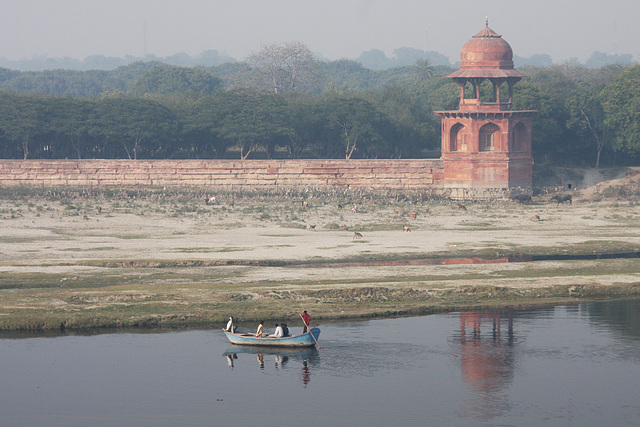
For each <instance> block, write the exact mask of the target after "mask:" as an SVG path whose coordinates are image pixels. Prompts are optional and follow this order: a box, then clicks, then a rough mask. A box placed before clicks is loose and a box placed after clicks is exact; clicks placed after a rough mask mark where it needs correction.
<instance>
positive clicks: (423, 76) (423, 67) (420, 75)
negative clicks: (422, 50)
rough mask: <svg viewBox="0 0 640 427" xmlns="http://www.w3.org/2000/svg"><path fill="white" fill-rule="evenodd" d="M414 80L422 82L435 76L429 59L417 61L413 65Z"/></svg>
mask: <svg viewBox="0 0 640 427" xmlns="http://www.w3.org/2000/svg"><path fill="white" fill-rule="evenodd" d="M414 70H415V76H416V80H418V81H419V82H424V81H427V80H429V79H431V78H432V77H433V76H434V75H435V71H434V69H433V64H431V59H429V58H424V59H418V60H417V61H416V63H415V65H414Z"/></svg>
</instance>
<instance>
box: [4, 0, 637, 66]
mask: <svg viewBox="0 0 640 427" xmlns="http://www.w3.org/2000/svg"><path fill="white" fill-rule="evenodd" d="M485 16H488V17H489V26H490V27H491V28H492V29H493V30H494V31H496V32H498V33H499V34H502V35H503V37H504V39H505V40H507V41H508V42H509V44H510V45H511V47H512V48H513V50H514V53H515V54H516V55H519V56H523V57H529V56H531V55H533V54H538V53H543V54H544V53H546V54H549V55H551V57H552V58H553V60H554V62H560V61H564V60H566V59H569V58H574V57H575V58H578V59H579V60H580V61H581V62H584V60H586V59H587V58H588V57H589V56H590V55H591V53H593V52H594V51H600V52H606V53H610V54H614V53H618V54H625V53H630V54H632V55H634V59H636V60H638V59H639V58H640V25H639V24H638V18H640V0H314V1H310V0H180V1H177V0H0V40H2V42H1V43H0V57H5V58H7V59H11V60H17V59H25V58H31V57H33V56H37V55H47V56H49V57H64V56H68V57H71V58H75V59H84V58H86V57H87V56H89V55H94V54H101V55H106V56H117V57H122V56H125V55H131V56H143V55H144V54H145V53H146V54H154V55H156V56H159V57H166V56H170V55H173V54H175V53H178V52H185V53H187V54H189V55H191V56H194V55H197V54H199V53H201V52H202V51H205V50H218V51H219V52H221V53H225V54H227V55H230V56H232V57H234V58H236V59H244V58H245V57H246V56H247V55H248V54H249V53H250V52H253V51H258V50H259V49H260V46H261V45H262V44H268V43H280V42H286V41H300V42H303V43H305V44H306V45H307V46H308V47H309V48H310V49H311V50H312V51H314V52H318V53H320V54H321V55H322V56H323V57H324V58H325V59H330V60H333V59H340V58H351V59H354V58H356V57H358V56H359V55H360V53H361V52H363V51H366V50H370V49H374V48H375V49H380V50H383V51H384V52H385V53H386V54H387V56H392V51H393V49H396V48H399V47H412V48H417V49H422V50H434V51H437V52H440V53H442V54H444V55H446V56H448V57H449V59H450V60H451V61H452V62H455V61H457V60H458V59H459V54H460V49H461V48H462V46H463V45H464V43H466V42H467V40H469V39H470V38H471V36H472V35H474V34H475V33H477V32H478V31H480V30H481V29H482V28H483V27H484V20H485Z"/></svg>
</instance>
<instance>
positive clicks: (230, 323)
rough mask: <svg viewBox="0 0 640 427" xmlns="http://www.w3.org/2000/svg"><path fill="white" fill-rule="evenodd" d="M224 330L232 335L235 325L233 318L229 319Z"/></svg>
mask: <svg viewBox="0 0 640 427" xmlns="http://www.w3.org/2000/svg"><path fill="white" fill-rule="evenodd" d="M224 330H225V331H227V332H231V333H234V332H235V331H236V325H234V324H233V316H231V317H229V321H228V322H227V327H226V328H225V329H224Z"/></svg>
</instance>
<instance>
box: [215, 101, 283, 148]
mask: <svg viewBox="0 0 640 427" xmlns="http://www.w3.org/2000/svg"><path fill="white" fill-rule="evenodd" d="M220 102H221V105H220V118H219V124H218V127H217V132H218V134H219V135H220V136H221V137H222V138H224V139H227V140H230V141H233V142H234V144H235V145H236V146H237V147H238V148H239V150H240V158H241V159H242V160H245V159H247V158H248V157H249V155H251V153H253V152H255V151H256V150H259V149H262V150H264V152H265V153H266V155H267V157H271V155H272V154H273V151H274V149H275V143H276V142H277V141H281V140H282V138H285V137H287V135H289V134H290V133H291V132H293V130H292V129H291V127H290V125H289V122H288V120H287V115H286V104H285V102H284V99H283V98H282V96H279V95H277V94H263V93H258V92H255V91H251V90H233V91H229V92H227V93H225V96H223V97H222V99H220Z"/></svg>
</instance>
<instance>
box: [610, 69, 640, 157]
mask: <svg viewBox="0 0 640 427" xmlns="http://www.w3.org/2000/svg"><path fill="white" fill-rule="evenodd" d="M601 102H602V108H603V111H604V124H605V125H606V127H607V130H608V135H610V137H611V138H612V139H611V146H612V148H613V150H615V151H621V152H625V153H629V154H637V153H640V65H637V64H636V65H632V66H630V67H628V68H627V69H625V70H624V71H623V72H622V73H621V74H620V75H619V76H618V77H617V78H616V79H615V80H614V81H613V82H612V83H611V84H610V85H609V86H607V87H606V88H604V89H603V91H602V93H601Z"/></svg>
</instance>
